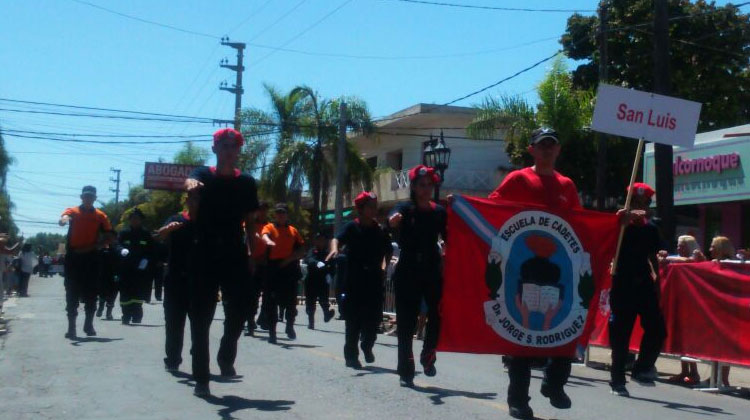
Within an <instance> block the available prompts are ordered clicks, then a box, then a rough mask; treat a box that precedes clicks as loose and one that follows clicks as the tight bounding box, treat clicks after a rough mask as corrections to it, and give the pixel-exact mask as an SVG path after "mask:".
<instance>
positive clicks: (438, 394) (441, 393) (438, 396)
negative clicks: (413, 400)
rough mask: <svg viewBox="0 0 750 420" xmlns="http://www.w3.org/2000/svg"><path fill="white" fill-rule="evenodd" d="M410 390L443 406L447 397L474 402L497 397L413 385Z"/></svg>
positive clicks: (492, 394) (494, 393) (494, 395)
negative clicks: (467, 399) (422, 394)
mask: <svg viewBox="0 0 750 420" xmlns="http://www.w3.org/2000/svg"><path fill="white" fill-rule="evenodd" d="M412 389H413V390H415V391H417V392H421V393H424V394H431V395H430V399H431V400H432V403H433V404H435V405H441V404H445V401H443V399H444V398H447V397H464V398H471V399H474V400H493V399H495V397H497V393H496V392H469V391H459V390H456V389H446V388H440V387H436V386H418V385H415V386H414V387H413V388H412Z"/></svg>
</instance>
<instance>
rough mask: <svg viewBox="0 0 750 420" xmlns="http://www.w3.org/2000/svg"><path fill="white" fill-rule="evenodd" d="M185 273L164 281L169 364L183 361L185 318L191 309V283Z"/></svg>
mask: <svg viewBox="0 0 750 420" xmlns="http://www.w3.org/2000/svg"><path fill="white" fill-rule="evenodd" d="M188 281H189V280H188V277H187V276H185V275H182V276H180V275H174V276H168V277H167V278H166V279H165V282H164V323H165V332H166V341H165V345H164V350H165V352H166V355H167V357H166V358H165V359H164V363H165V364H166V365H168V366H179V365H180V364H181V363H182V343H183V339H184V336H185V320H186V319H187V316H188V311H189V309H190V284H189V282H188Z"/></svg>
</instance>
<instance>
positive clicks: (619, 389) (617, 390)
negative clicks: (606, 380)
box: [610, 384, 630, 398]
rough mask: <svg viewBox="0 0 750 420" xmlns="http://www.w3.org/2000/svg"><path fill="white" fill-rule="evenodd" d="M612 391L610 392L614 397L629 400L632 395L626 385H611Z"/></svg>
mask: <svg viewBox="0 0 750 420" xmlns="http://www.w3.org/2000/svg"><path fill="white" fill-rule="evenodd" d="M610 387H611V388H612V390H611V391H610V392H611V393H612V395H617V396H618V397H625V398H629V397H630V393H629V392H628V389H627V388H625V384H618V385H610Z"/></svg>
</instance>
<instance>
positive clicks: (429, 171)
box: [409, 165, 440, 184]
mask: <svg viewBox="0 0 750 420" xmlns="http://www.w3.org/2000/svg"><path fill="white" fill-rule="evenodd" d="M423 176H427V177H430V178H432V182H434V183H436V184H437V183H439V182H440V175H438V173H437V172H435V168H430V167H429V166H424V165H417V166H415V167H413V168H411V169H410V170H409V182H414V181H416V180H417V179H418V178H419V177H423Z"/></svg>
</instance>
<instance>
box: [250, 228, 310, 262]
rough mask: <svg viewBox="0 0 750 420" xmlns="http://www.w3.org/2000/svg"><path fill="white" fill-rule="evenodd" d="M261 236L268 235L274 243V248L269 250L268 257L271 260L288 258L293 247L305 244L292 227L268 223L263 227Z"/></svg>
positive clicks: (292, 251)
mask: <svg viewBox="0 0 750 420" xmlns="http://www.w3.org/2000/svg"><path fill="white" fill-rule="evenodd" d="M263 235H268V236H269V237H270V238H271V240H272V241H274V242H275V243H276V246H275V247H273V248H271V254H270V257H269V258H270V259H271V260H283V259H284V258H289V257H290V256H291V255H292V253H294V248H295V245H300V246H301V245H304V244H305V241H303V240H302V236H300V234H299V232H298V231H297V229H296V228H295V227H294V226H292V225H286V226H276V225H275V224H273V223H269V224H267V225H265V226H263V230H262V231H261V236H263Z"/></svg>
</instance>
